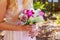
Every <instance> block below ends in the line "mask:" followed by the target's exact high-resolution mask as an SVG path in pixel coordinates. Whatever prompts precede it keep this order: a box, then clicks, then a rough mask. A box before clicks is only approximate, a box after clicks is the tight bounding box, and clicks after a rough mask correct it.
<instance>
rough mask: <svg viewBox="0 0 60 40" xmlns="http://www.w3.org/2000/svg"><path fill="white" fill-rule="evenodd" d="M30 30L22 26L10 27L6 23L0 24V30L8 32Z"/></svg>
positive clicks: (28, 27)
mask: <svg viewBox="0 0 60 40" xmlns="http://www.w3.org/2000/svg"><path fill="white" fill-rule="evenodd" d="M31 29H32V28H31V27H30V26H23V25H18V26H17V25H11V24H7V23H0V30H9V31H29V30H31Z"/></svg>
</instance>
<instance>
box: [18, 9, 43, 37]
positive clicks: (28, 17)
mask: <svg viewBox="0 0 60 40" xmlns="http://www.w3.org/2000/svg"><path fill="white" fill-rule="evenodd" d="M43 17H44V12H43V11H41V10H40V9H37V10H23V11H22V12H21V13H20V15H19V19H20V21H21V24H22V25H32V31H30V32H29V33H30V36H31V37H34V36H36V34H37V33H38V23H40V22H43V21H44V19H43Z"/></svg>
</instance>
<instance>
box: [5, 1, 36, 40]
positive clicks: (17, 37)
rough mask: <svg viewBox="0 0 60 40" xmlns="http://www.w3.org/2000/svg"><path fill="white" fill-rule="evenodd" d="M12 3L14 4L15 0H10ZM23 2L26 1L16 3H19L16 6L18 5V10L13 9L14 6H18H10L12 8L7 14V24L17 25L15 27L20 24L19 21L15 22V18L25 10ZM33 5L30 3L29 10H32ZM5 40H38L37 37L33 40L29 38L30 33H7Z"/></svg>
mask: <svg viewBox="0 0 60 40" xmlns="http://www.w3.org/2000/svg"><path fill="white" fill-rule="evenodd" d="M10 1H12V2H14V0H10ZM23 1H24V0H16V1H15V2H17V3H16V4H17V6H18V8H17V7H16V6H15V7H12V5H16V4H12V5H10V7H9V9H8V10H7V13H6V22H7V23H10V24H15V25H16V24H18V23H19V20H15V19H14V18H15V16H17V15H18V14H19V12H20V11H21V10H23V9H24V7H23ZM28 1H29V0H28ZM28 3H29V2H28ZM32 5H33V4H31V5H30V3H29V6H28V8H27V9H30V8H32ZM16 9H17V10H16ZM14 20H15V21H14ZM4 40H36V37H34V38H31V37H30V36H29V33H28V31H6V33H5V36H4Z"/></svg>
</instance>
